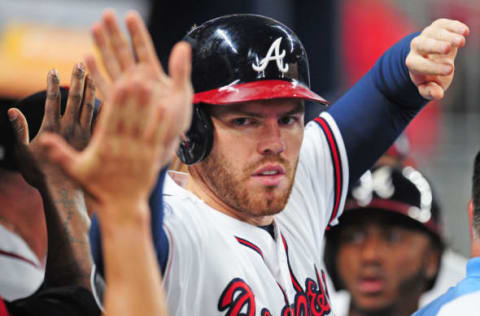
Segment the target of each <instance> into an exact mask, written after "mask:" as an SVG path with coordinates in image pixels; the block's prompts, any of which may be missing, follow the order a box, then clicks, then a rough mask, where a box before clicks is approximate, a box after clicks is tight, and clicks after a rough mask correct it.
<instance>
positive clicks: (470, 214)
mask: <svg viewBox="0 0 480 316" xmlns="http://www.w3.org/2000/svg"><path fill="white" fill-rule="evenodd" d="M467 209H468V224H469V225H468V228H469V230H470V238H471V240H473V239H475V234H474V233H473V217H474V216H473V215H474V207H473V201H472V200H470V201H469V202H468V207H467Z"/></svg>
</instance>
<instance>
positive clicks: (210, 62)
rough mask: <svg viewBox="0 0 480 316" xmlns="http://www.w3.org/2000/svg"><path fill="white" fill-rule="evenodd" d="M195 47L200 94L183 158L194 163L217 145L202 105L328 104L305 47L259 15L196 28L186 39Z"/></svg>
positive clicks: (195, 78) (233, 17) (230, 17)
mask: <svg viewBox="0 0 480 316" xmlns="http://www.w3.org/2000/svg"><path fill="white" fill-rule="evenodd" d="M184 40H185V41H187V42H189V43H190V44H191V46H192V83H193V88H194V90H195V96H194V104H195V105H196V106H195V109H194V116H193V120H192V127H191V128H190V130H189V131H188V132H187V134H186V139H185V140H184V141H183V142H182V143H181V145H180V149H179V151H178V156H179V158H180V160H182V162H184V163H186V164H193V163H196V162H198V161H201V160H202V159H204V158H205V157H206V156H207V155H208V154H209V152H210V150H211V147H212V144H213V135H212V132H213V127H212V124H211V121H210V118H209V117H208V115H206V113H205V112H204V111H202V109H201V106H199V105H201V104H214V105H226V104H232V103H238V102H246V101H255V100H265V99H277V98H298V99H304V100H309V101H314V102H319V103H323V104H327V103H328V102H327V101H326V100H325V99H323V98H322V97H321V96H319V95H317V94H316V93H314V92H313V91H311V90H310V75H309V70H308V58H307V53H306V52H305V49H304V47H303V45H302V43H301V42H300V40H299V39H298V37H297V35H295V33H293V31H292V30H290V29H289V28H288V27H286V26H285V25H283V24H281V23H280V22H278V21H275V20H273V19H271V18H267V17H264V16H260V15H253V14H235V15H228V16H223V17H220V18H216V19H213V20H210V21H208V22H205V23H204V24H202V25H200V26H198V27H196V28H194V29H193V30H192V31H191V32H189V33H188V34H187V35H186V36H185V38H184Z"/></svg>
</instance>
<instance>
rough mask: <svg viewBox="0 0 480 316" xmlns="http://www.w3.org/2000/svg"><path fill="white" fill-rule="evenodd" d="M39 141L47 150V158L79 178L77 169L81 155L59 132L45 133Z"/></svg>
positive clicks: (72, 176)
mask: <svg viewBox="0 0 480 316" xmlns="http://www.w3.org/2000/svg"><path fill="white" fill-rule="evenodd" d="M39 143H40V146H42V147H43V149H44V150H45V153H46V157H47V159H49V160H50V161H51V162H52V163H54V164H56V165H58V166H59V167H60V168H61V169H62V171H63V172H64V173H65V174H67V175H68V176H70V177H71V178H73V179H75V180H78V175H77V171H76V170H75V166H76V165H77V160H78V156H79V153H78V152H76V151H75V150H74V149H73V148H72V147H70V146H69V145H68V144H67V143H66V142H65V140H64V139H63V138H62V137H60V136H59V135H57V134H52V133H45V134H43V135H42V136H41V137H40V139H39Z"/></svg>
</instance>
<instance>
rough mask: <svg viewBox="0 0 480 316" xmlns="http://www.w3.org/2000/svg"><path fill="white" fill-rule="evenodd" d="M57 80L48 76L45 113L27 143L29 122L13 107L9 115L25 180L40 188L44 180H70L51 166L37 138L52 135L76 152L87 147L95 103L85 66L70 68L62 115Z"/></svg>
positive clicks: (56, 74)
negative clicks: (70, 73)
mask: <svg viewBox="0 0 480 316" xmlns="http://www.w3.org/2000/svg"><path fill="white" fill-rule="evenodd" d="M59 82H60V79H59V78H58V73H57V71H56V70H50V71H49V73H48V75H47V89H46V100H45V111H44V116H43V120H42V124H41V126H40V129H39V131H38V134H37V135H36V136H35V137H34V138H33V139H32V141H30V138H29V135H28V122H27V120H26V118H25V116H24V115H23V113H22V112H21V111H20V110H18V109H16V108H12V109H9V110H8V116H9V118H10V120H11V122H12V126H13V130H14V133H15V137H16V159H17V162H18V164H19V168H20V170H21V172H22V175H23V176H24V178H25V179H26V180H27V181H28V182H29V183H30V184H31V185H33V186H35V187H37V188H39V187H40V186H42V185H44V182H45V181H46V180H49V181H50V180H51V181H53V182H55V183H56V184H60V182H62V183H63V184H64V182H65V181H70V180H69V179H67V178H65V177H64V175H63V174H62V172H61V171H60V169H59V168H58V167H57V166H55V165H52V164H51V163H50V162H49V161H48V159H46V157H45V153H44V152H43V150H42V148H41V146H39V138H40V137H41V136H42V135H43V134H44V133H47V132H49V133H55V134H57V135H58V136H59V137H61V138H62V139H64V140H65V141H66V142H67V143H68V144H70V145H71V146H72V147H74V148H75V149H83V148H85V146H86V145H87V143H88V141H89V139H90V136H91V128H92V116H93V109H94V104H95V85H94V84H93V81H92V80H91V79H90V78H89V77H88V76H85V66H84V65H83V64H77V65H75V66H74V68H73V72H72V78H71V83H70V89H69V93H68V100H67V105H66V108H65V113H64V115H63V116H62V115H61V113H60V110H61V100H60V87H59Z"/></svg>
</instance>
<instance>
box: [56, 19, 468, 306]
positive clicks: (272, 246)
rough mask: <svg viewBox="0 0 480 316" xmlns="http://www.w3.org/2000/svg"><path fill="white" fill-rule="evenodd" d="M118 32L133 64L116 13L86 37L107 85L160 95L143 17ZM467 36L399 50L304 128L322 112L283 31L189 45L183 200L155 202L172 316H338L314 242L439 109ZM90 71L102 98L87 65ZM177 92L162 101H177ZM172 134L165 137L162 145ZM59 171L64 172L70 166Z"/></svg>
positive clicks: (296, 45) (417, 40)
mask: <svg viewBox="0 0 480 316" xmlns="http://www.w3.org/2000/svg"><path fill="white" fill-rule="evenodd" d="M126 23H127V28H128V30H129V32H130V34H131V37H132V42H133V49H134V53H131V52H130V50H129V48H128V41H127V40H126V39H125V38H124V37H123V35H121V33H120V31H119V27H118V25H117V23H116V21H115V18H114V16H113V14H112V13H111V12H107V13H105V14H104V17H103V21H102V22H101V23H98V24H96V25H95V26H94V27H93V33H94V38H95V40H96V44H97V46H98V48H99V50H100V53H101V54H102V56H103V60H104V65H105V67H106V69H107V72H108V73H109V75H110V79H111V80H112V81H113V82H116V80H118V78H119V77H121V74H122V73H125V72H127V73H128V72H129V71H131V70H132V69H134V67H135V64H136V63H137V64H140V65H142V64H143V65H146V66H148V67H149V68H150V69H151V70H152V77H153V78H156V80H157V81H158V82H159V84H160V83H165V82H168V79H169V78H168V77H167V76H166V75H165V74H164V73H163V72H162V71H161V68H160V66H159V63H158V60H157V59H156V57H155V55H154V53H153V48H152V47H153V45H152V43H151V42H150V41H149V38H148V35H147V34H146V32H145V27H144V25H143V24H142V22H141V21H140V18H139V17H138V15H136V14H129V15H128V16H127V19H126ZM468 32H469V31H468V27H467V26H466V25H464V24H462V23H460V22H457V21H451V20H438V21H436V22H434V23H433V24H432V25H430V26H429V27H427V28H426V29H425V30H424V31H423V32H422V33H420V34H414V35H411V36H409V37H407V38H405V39H404V40H402V41H401V42H399V43H398V44H397V45H395V46H394V47H393V48H392V49H390V50H389V51H388V52H386V53H385V55H384V56H383V57H382V58H381V59H380V60H379V62H378V63H377V64H376V65H375V67H374V68H373V69H372V70H371V71H370V72H369V73H368V74H367V75H366V76H365V77H364V78H363V79H362V80H361V81H360V82H359V83H358V84H357V85H356V86H355V87H354V88H352V90H350V91H349V92H348V93H347V94H346V95H345V96H344V97H343V98H341V99H340V100H339V101H337V103H336V104H335V105H333V106H331V107H330V109H329V110H328V111H327V112H325V113H323V114H322V115H321V116H320V117H318V118H317V119H315V121H314V122H311V123H310V124H308V125H307V127H306V128H305V129H304V127H303V113H304V103H303V100H312V101H315V102H320V103H326V101H325V100H324V99H323V98H322V97H320V96H319V95H317V94H315V93H314V92H312V91H311V90H310V89H309V75H308V60H307V56H306V52H305V50H304V48H303V46H302V44H301V42H300V40H299V39H298V38H297V37H296V35H295V34H294V33H293V32H292V31H291V30H290V29H289V28H287V27H286V26H284V25H282V24H281V23H279V22H277V21H275V20H272V19H269V18H266V17H263V16H257V15H231V16H225V17H220V18H217V19H214V20H211V21H208V22H206V23H204V24H202V25H200V26H198V27H196V28H194V29H193V30H192V31H191V32H189V33H188V34H187V36H186V37H185V41H187V42H188V43H189V44H190V45H191V47H192V77H191V78H192V83H193V87H194V90H195V95H194V98H193V103H194V107H193V119H192V125H191V128H190V130H189V131H188V132H187V133H186V135H184V137H183V138H182V139H183V140H182V143H181V144H180V148H179V150H178V154H179V157H180V158H181V160H182V161H183V162H185V163H187V164H190V165H191V166H190V167H189V172H190V174H191V179H190V180H191V181H190V182H189V185H188V190H185V189H183V188H181V187H179V186H177V185H176V184H175V183H174V182H173V181H171V179H169V178H168V177H166V180H165V185H164V187H163V188H162V184H163V183H162V181H160V184H159V186H158V187H157V190H156V192H158V191H161V192H163V196H160V197H158V195H157V198H158V200H162V199H163V202H164V203H161V204H160V203H158V204H155V205H154V206H155V207H154V208H152V213H151V218H152V230H153V234H152V235H153V238H154V245H155V248H156V251H157V258H158V261H159V263H160V267H161V270H162V274H163V277H164V285H165V289H166V297H167V303H168V308H169V312H170V314H172V315H289V314H295V315H300V314H313V315H326V314H331V313H333V312H332V310H331V306H330V303H329V299H328V291H327V289H326V286H325V278H324V273H323V271H321V270H320V266H321V262H322V258H321V249H320V247H319V245H320V244H321V242H322V240H323V232H324V231H325V229H326V228H327V227H328V226H329V225H333V224H335V223H336V222H337V218H338V216H339V215H340V214H341V210H342V208H343V204H344V200H345V196H346V192H347V188H348V183H349V182H352V181H354V180H356V179H357V178H358V177H359V176H360V175H361V174H362V173H363V172H364V171H365V170H366V169H368V168H369V167H370V166H371V165H372V164H373V163H374V162H375V161H376V160H377V159H378V157H379V156H380V155H381V153H382V152H384V151H385V150H386V149H387V148H388V146H389V145H390V144H391V143H392V142H393V140H394V139H395V138H396V136H398V134H399V133H400V132H401V131H402V130H403V128H404V127H405V126H406V124H407V123H408V121H409V120H410V119H411V118H413V117H414V115H415V114H416V113H417V112H418V111H419V110H420V109H421V107H422V106H423V105H425V104H426V103H427V99H439V98H442V97H443V94H444V91H445V89H447V88H448V86H449V85H450V83H451V80H452V78H453V62H454V58H455V55H456V52H457V49H458V48H460V47H462V46H463V45H464V44H465V36H466V35H467V34H468ZM134 56H135V57H136V58H134ZM186 56H187V55H185V58H183V59H180V58H174V59H173V60H172V59H171V60H170V68H171V69H175V67H176V66H178V65H179V64H180V65H181V64H183V65H184V67H188V65H189V60H188V58H187V57H186ZM86 62H87V66H88V68H89V70H90V72H91V73H92V77H93V78H94V80H95V81H96V82H97V83H98V85H99V87H100V89H103V88H105V89H106V90H107V91H108V89H109V88H108V87H109V83H108V81H106V80H105V79H103V78H101V77H100V74H99V73H98V71H96V70H97V69H98V67H96V65H95V62H94V59H93V58H88V59H87V60H86ZM406 65H408V66H406ZM170 73H171V74H172V75H173V76H174V75H175V74H176V72H175V71H173V72H170ZM102 87H103V88H102ZM110 87H111V86H110ZM178 87H179V85H173V86H172V88H171V89H173V90H174V92H175V91H177V92H178V94H179V95H180V94H181V90H175V88H178ZM166 88H168V86H167V87H166ZM166 88H165V87H164V89H166ZM174 92H171V91H170V90H168V89H167V90H162V91H160V92H159V93H161V94H162V95H163V94H164V93H166V94H168V93H174ZM107 95H108V92H107ZM164 102H165V101H163V103H162V101H161V100H160V101H159V102H158V104H159V106H161V107H163V108H165V109H166V110H168V111H167V112H166V113H165V114H164V115H163V116H162V117H161V118H159V120H160V121H161V122H162V124H160V125H159V126H160V127H161V129H164V127H163V125H164V124H166V125H167V126H172V124H173V123H172V122H176V120H177V119H178V116H175V115H178V112H175V113H174V115H173V116H169V114H170V115H172V114H171V112H169V111H173V110H172V109H171V108H172V107H173V106H174V105H173V104H168V105H166V104H165V103H164ZM132 106H133V105H132ZM175 106H177V107H178V106H179V105H178V103H176V104H175ZM134 109H136V108H133V107H132V110H131V111H133V112H132V113H134V112H135V110H134ZM187 114H188V113H187ZM184 122H185V121H184V120H180V123H179V125H180V127H181V125H182V124H183V123H184ZM125 124H126V125H123V124H122V125H121V126H122V128H123V127H125V128H137V127H131V126H130V127H129V126H128V117H125ZM180 127H179V128H176V129H173V130H169V129H168V130H165V131H164V133H165V137H167V138H168V137H171V135H172V134H174V133H175V132H179V131H180V132H181V130H182V129H181V128H180ZM51 146H52V148H55V146H57V147H58V148H60V147H61V145H58V144H57V145H54V144H53V143H52V144H51ZM58 148H57V149H58ZM170 149H171V148H170V147H165V154H166V155H167V154H169V152H168V150H170ZM87 150H88V149H87ZM116 150H117V151H121V150H128V149H127V148H124V149H121V148H118V149H116ZM70 155H71V156H72V157H73V156H74V154H73V153H70ZM78 155H82V154H78ZM58 161H59V162H60V163H62V161H63V166H64V168H67V169H68V168H69V167H68V166H69V164H68V162H65V161H68V160H65V159H63V160H62V159H58ZM105 164H106V165H108V162H106V161H105ZM71 168H74V169H75V168H76V167H71ZM160 178H161V179H162V177H160ZM133 179H134V178H132V180H133ZM92 180H93V179H92ZM112 181H114V176H112ZM125 185H128V188H131V187H132V186H134V185H135V183H132V184H125ZM89 187H93V184H92V185H90V186H89ZM128 188H125V190H127V189H128ZM91 190H94V189H91ZM95 190H102V188H100V187H96V189H95ZM162 190H163V191H162ZM127 192H128V190H127ZM127 192H125V194H127ZM92 193H94V192H92ZM118 198H119V199H121V196H119V197H118ZM157 202H158V201H157ZM99 203H100V204H101V201H99ZM162 206H164V208H163V207H162ZM163 217H164V219H163ZM104 220H108V219H106V218H105V219H104ZM101 221H102V219H100V223H101ZM100 225H101V224H100ZM99 234H100V230H99V223H98V221H94V222H93V224H92V230H91V238H92V243H93V246H92V247H93V249H92V251H93V254H94V257H95V261H96V272H98V273H99V274H100V275H101V274H103V273H104V272H105V273H106V274H107V276H108V273H109V272H108V271H103V270H104V269H103V264H102V256H101V248H100V237H99ZM125 259H126V260H129V259H133V258H125ZM107 286H108V285H107Z"/></svg>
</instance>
